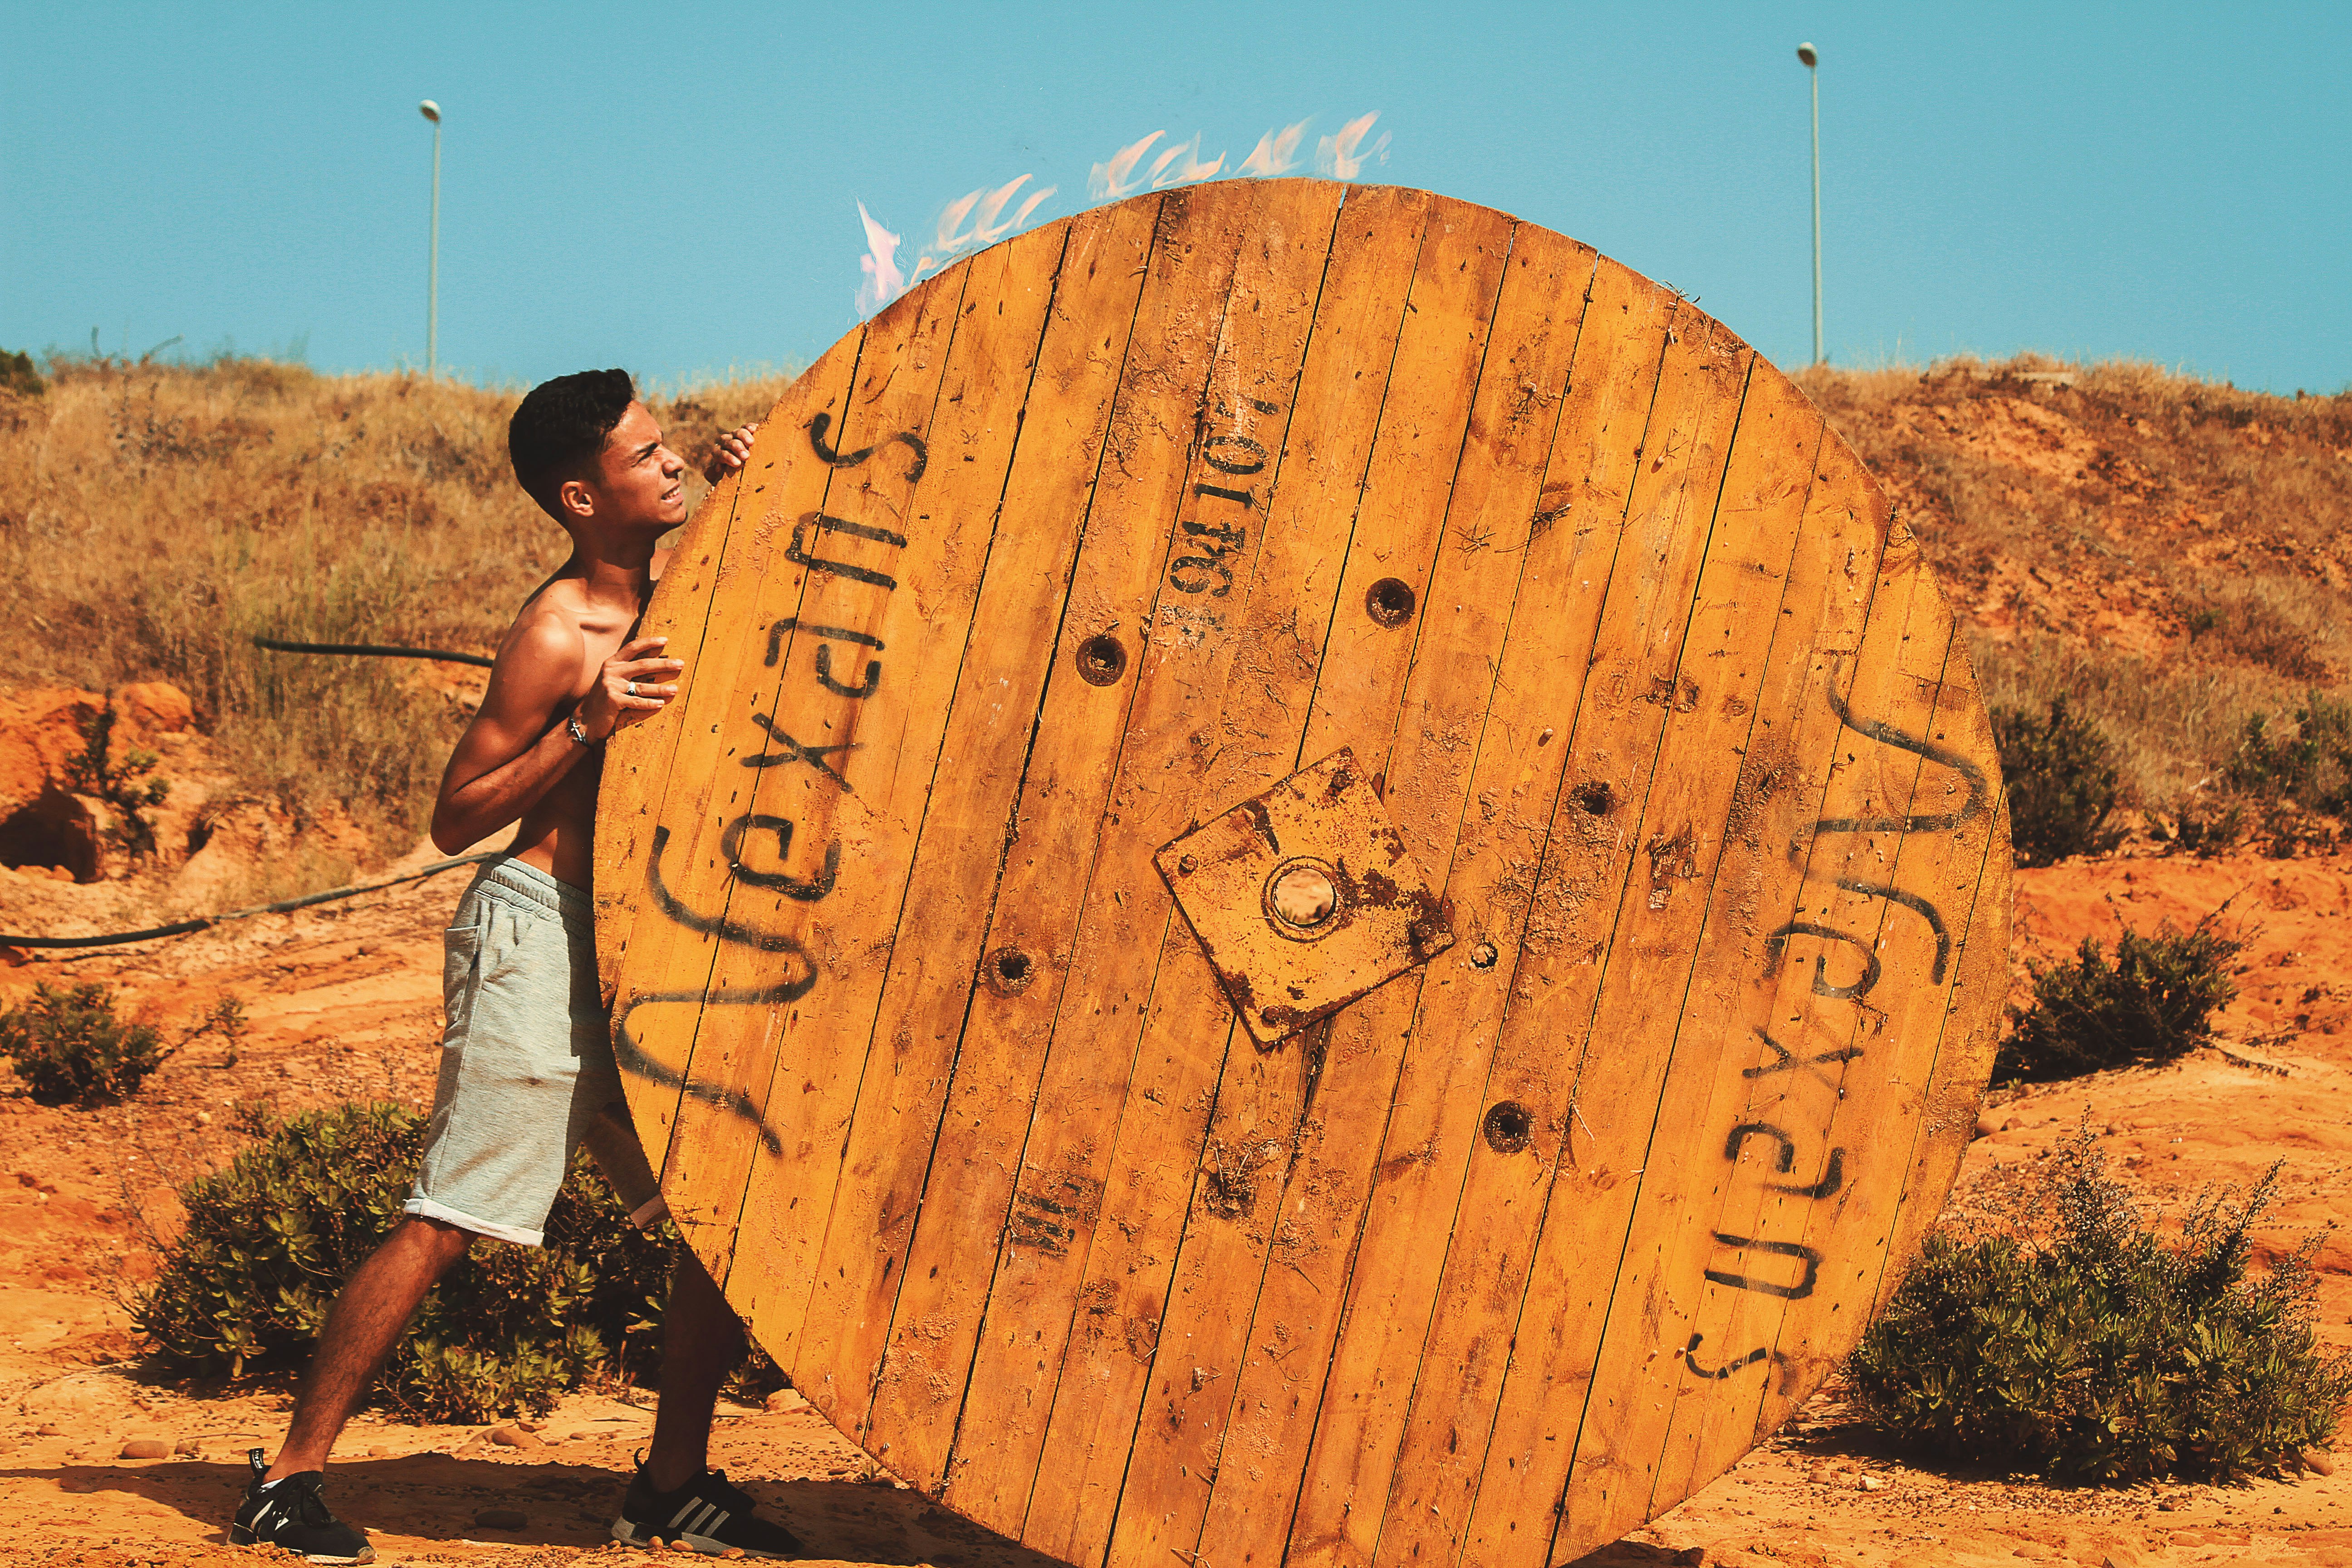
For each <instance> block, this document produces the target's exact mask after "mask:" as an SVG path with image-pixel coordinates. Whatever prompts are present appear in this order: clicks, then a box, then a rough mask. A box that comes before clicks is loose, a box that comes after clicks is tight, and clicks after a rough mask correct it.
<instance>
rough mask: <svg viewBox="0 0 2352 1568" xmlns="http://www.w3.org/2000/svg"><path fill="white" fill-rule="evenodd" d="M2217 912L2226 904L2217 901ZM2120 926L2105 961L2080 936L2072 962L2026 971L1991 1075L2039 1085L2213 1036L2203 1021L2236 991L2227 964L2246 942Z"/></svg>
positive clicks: (2152, 1058) (2157, 1056)
mask: <svg viewBox="0 0 2352 1568" xmlns="http://www.w3.org/2000/svg"><path fill="white" fill-rule="evenodd" d="M2224 907H2225V908H2226V907H2227V906H2224ZM2220 913H2221V910H2214V911H2213V914H2211V915H2208V916H2206V917H2205V918H2204V919H2203V920H2201V921H2198V922H2197V926H2196V929H2194V930H2193V931H2187V932H2177V931H2168V930H2167V931H2158V932H2157V933H2156V934H2155V935H2154V936H2142V935H2141V934H2140V933H2139V932H2137V931H2125V932H2124V933H2123V935H2122V936H2120V937H2119V938H2117V939H2116V956H2115V959H2114V961H2113V962H2109V960H2108V958H2107V952H2106V949H2105V946H2104V945H2103V944H2102V943H2101V942H2099V941H2098V939H2097V938H2095V937H2088V936H2086V937H2084V939H2083V944H2082V946H2081V947H2079V948H2077V949H2076V950H2075V953H2074V963H2071V964H2060V965H2058V966H2057V967H2055V968H2052V969H2037V970H2035V971H2034V972H2033V1004H2032V1006H2030V1007H2028V1008H2026V1010H2025V1011H2024V1012H2023V1013H2021V1014H2020V1015H2019V1016H2017V1019H2016V1026H2015V1027H2014V1028H2013V1029H2011V1032H2010V1035H2009V1037H2008V1038H2007V1039H2005V1040H2003V1041H2002V1042H2001V1043H2000V1052H1999V1053H1998V1054H1997V1055H1996V1056H1995V1057H1994V1058H1993V1068H1992V1075H1993V1081H1994V1082H1996V1083H2014V1082H2017V1081H2020V1080H2023V1081H2025V1082H2029V1083H2045V1082H2049V1081H2051V1080H2053V1079H2066V1078H2080V1077H2082V1076H2083V1075H2084V1073H2091V1072H2097V1071H2099V1070H2101V1069H2102V1068H2114V1067H2123V1066H2126V1065H2127V1064H2129V1063H2132V1062H2164V1061H2170V1060H2171V1059H2172V1058H2175V1057H2178V1056H2181V1055H2184V1054H2185V1053H2187V1052H2189V1051H2192V1050H2194V1049H2196V1048H2197V1047H2199V1046H2201V1045H2203V1044H2204V1043H2205V1042H2206V1041H2207V1040H2209V1039H2210V1038H2212V1037H2213V1029H2212V1017H2213V1015H2214V1013H2215V1012H2216V1011H2218V1010H2219V1009H2221V1008H2222V1007H2225V1006H2227V1005H2229V1004H2230V1001H2231V998H2232V997H2234V996H2236V995H2237V994H2238V987H2237V984H2236V983H2235V982H2234V981H2232V980H2231V978H2230V975H2229V963H2230V960H2231V959H2232V958H2234V957H2236V956H2237V953H2238V950H2239V949H2240V948H2242V947H2243V946H2244V945H2245V944H2244V943H2243V942H2240V941H2239V940H2238V939H2237V938H2235V937H2230V936H2224V935H2222V934H2221V932H2220V931H2216V930H2215V929H2214V928H2213V920H2214V916H2215V915H2219V914H2220Z"/></svg>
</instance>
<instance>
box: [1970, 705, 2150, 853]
mask: <svg viewBox="0 0 2352 1568" xmlns="http://www.w3.org/2000/svg"><path fill="white" fill-rule="evenodd" d="M1992 733H1993V741H1994V743H1995V744H1996V745H1997V746H1998V747H1999V748H2000V782H2001V784H2002V785H2003V787H2004V788H2005V789H2006V790H2007V792H2008V795H2009V838H2010V844H2011V847H2013V848H2014V849H2015V850H2016V852H2017V863H2018V864H2019V865H2021V866H2048V865H2053V864H2054V863H2055V862H2057V861H2060V860H2063V859H2064V858H2066V857H2068V856H2069V855H2100V854H2105V852H2106V851H2107V850H2109V849H2112V848H2114V847H2116V844H2117V843H2118V842H2120V841H2121V840H2122V838H2123V834H2122V833H2121V832H2119V831H2116V830H2113V829H2110V828H2109V827H2108V826H2106V822H2107V818H2108V817H2109V816H2111V815H2113V813H2114V811H2115V809H2116V800H2117V798H2118V796H2119V795H2120V786H2119V785H2118V784H2117V782H2116V777H2117V775H2116V763H2115V754H2114V749H2113V748H2112V747H2111V746H2109V745H2108V743H2107V738H2106V736H2105V735H2104V734H2102V733H2101V732H2100V731H2099V728H2098V726H2097V725H2095V724H2094V723H2092V722H2091V721H2089V720H2088V719H2085V718H2083V717H2081V716H2080V715H2077V714H2074V713H2070V712H2069V711H2067V709H2066V699H2065V698H2064V697H2063V696H2060V697H2053V698H2052V699H2051V700H2050V710H2049V711H2048V712H2047V713H2046V714H2043V715H2042V716H2041V717H2040V718H2036V717H2035V716H2034V715H2032V714H2031V713H2027V712H2021V711H2020V710H2015V709H2010V708H1996V709H1994V710H1992Z"/></svg>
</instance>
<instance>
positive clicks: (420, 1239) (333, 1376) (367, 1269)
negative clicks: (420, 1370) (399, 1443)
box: [268, 1215, 474, 1481]
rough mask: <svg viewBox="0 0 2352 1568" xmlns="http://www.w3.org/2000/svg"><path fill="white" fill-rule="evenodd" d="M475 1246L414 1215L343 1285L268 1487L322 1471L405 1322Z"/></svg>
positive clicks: (449, 1228) (452, 1229)
mask: <svg viewBox="0 0 2352 1568" xmlns="http://www.w3.org/2000/svg"><path fill="white" fill-rule="evenodd" d="M473 1239H474V1238H473V1236H472V1235H471V1234H470V1233H469V1232H467V1231H463V1230H460V1229H458V1228H457V1226H454V1225H444V1224H443V1223H442V1222H441V1221H439V1220H437V1219H423V1218H420V1217H418V1216H416V1215H410V1216H408V1217H407V1218H406V1219H404V1220H402V1221H401V1222H400V1225H399V1226H397V1227H396V1228H395V1229H394V1231H393V1233H392V1234H391V1235H390V1236H388V1237H384V1239H383V1246H381V1247H377V1248H376V1249H375V1250H374V1251H373V1252H372V1253H370V1254H369V1255H368V1260H367V1261H366V1262H365V1263H362V1264H361V1265H360V1266H359V1268H357V1269H355V1270H354V1271H353V1272H352V1277H351V1278H350V1279H346V1280H344V1281H343V1288H342V1289H341V1290H339V1291H337V1292H336V1293H335V1304H334V1307H333V1309H332V1310H330V1311H329V1312H328V1314H327V1329H326V1331H325V1332H324V1333H322V1334H320V1336H319V1348H318V1349H317V1350H316V1351H314V1352H311V1355H310V1370H309V1371H308V1372H306V1373H303V1375H302V1391H301V1392H300V1393H299V1394H296V1395H295V1398H294V1419H293V1421H292V1422H291V1423H290V1424H289V1426H287V1429H286V1443H285V1446H284V1447H280V1448H279V1449H278V1462H277V1463H276V1464H274V1465H272V1466H270V1467H269V1474H268V1479H270V1480H273V1481H274V1480H276V1479H278V1478H279V1477H280V1476H293V1475H299V1474H301V1473H302V1472H303V1471H305V1470H322V1469H325V1468H327V1451H328V1450H329V1449H331V1448H332V1447H334V1446H335V1437H336V1435H337V1434H338V1433H340V1432H341V1431H342V1429H343V1423H344V1422H346V1421H349V1420H350V1419H351V1418H352V1411H353V1410H356V1409H357V1408H359V1403H360V1400H361V1398H362V1396H363V1395H364V1394H366V1393H367V1387H368V1384H371V1383H373V1382H374V1381H375V1374H376V1372H377V1370H378V1369H379V1368H381V1367H382V1366H383V1362H384V1358H385V1357H386V1356H388V1355H390V1354H391V1353H392V1348H393V1346H394V1345H395V1344H397V1343H398V1342H399V1341H400V1336H401V1333H402V1332H403V1331H404V1330H405V1329H406V1328H407V1327H408V1320H409V1319H410V1318H412V1317H415V1315H416V1309H417V1307H418V1306H419V1305H420V1304H421V1303H422V1302H423V1301H424V1300H425V1295H426V1293H427V1292H429V1291H430V1290H431V1289H433V1286H434V1283H435V1282H436V1280H438V1279H440V1278H441V1276H442V1275H443V1274H445V1273H446V1272H448V1269H449V1266H450V1265H451V1264H453V1263H455V1262H457V1259H459V1258H463V1257H464V1256H466V1248H467V1247H469V1246H470V1245H472V1243H473Z"/></svg>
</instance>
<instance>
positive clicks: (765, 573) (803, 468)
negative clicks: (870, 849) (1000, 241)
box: [596, 305, 912, 1228]
mask: <svg viewBox="0 0 2352 1568" xmlns="http://www.w3.org/2000/svg"><path fill="white" fill-rule="evenodd" d="M908 310H909V311H911V310H912V306H911V305H909V306H908ZM865 342H866V332H865V331H858V332H854V333H852V334H850V335H849V336H848V337H845V338H844V339H843V340H842V341H841V342H839V343H837V344H835V346H834V347H833V348H832V349H831V350H829V351H828V352H827V353H825V354H824V357H822V358H821V359H819V360H818V362H817V363H815V364H814V365H813V366H811V367H810V369H809V371H808V373H807V374H805V375H803V376H802V377H801V378H800V379H799V380H798V381H796V382H794V383H793V384H792V385H791V386H790V387H788V388H786V389H785V392H784V395H783V396H782V397H781V398H779V399H778V400H777V403H776V406H775V408H774V409H773V410H772V412H771V413H770V415H769V416H768V418H767V419H766V420H765V421H764V422H763V423H762V424H761V428H760V432H759V435H758V437H756V438H755V439H754V440H753V442H752V446H751V456H750V457H749V458H747V459H746V460H745V463H744V467H743V470H742V471H743V476H744V477H743V478H742V479H740V480H739V481H738V483H739V486H740V485H749V487H750V493H749V494H748V495H740V491H739V495H740V499H739V502H738V504H737V505H736V507H735V509H734V510H733V512H732V514H731V516H730V521H729V522H728V525H727V529H726V531H725V533H724V534H723V536H721V537H719V538H712V537H710V532H709V531H707V530H706V531H700V532H698V533H690V534H689V536H688V538H687V539H686V540H685V541H684V542H682V545H681V548H680V550H679V552H678V555H677V558H676V560H674V561H673V563H671V567H670V569H669V571H668V572H667V574H665V580H664V582H663V584H662V586H661V588H660V589H658V590H657V591H656V594H655V595H654V600H653V603H652V605H650V606H649V608H648V611H647V619H646V625H647V629H648V630H649V631H659V630H661V629H663V628H664V627H666V626H673V625H681V626H682V625H690V624H691V622H688V621H685V620H683V619H673V617H681V616H687V615H700V614H702V612H700V611H699V610H698V606H700V605H704V604H706V603H707V605H708V610H707V615H705V616H703V622H704V626H703V630H702V632H701V635H700V638H699V641H698V645H697V650H696V655H695V657H694V658H692V659H691V660H689V661H688V664H687V668H686V669H685V670H684V672H683V673H682V675H681V676H680V678H679V682H678V684H679V692H678V695H677V698H676V700H673V701H672V702H671V704H670V706H669V708H668V709H667V710H666V711H664V712H663V713H662V715H661V716H660V717H659V718H658V719H656V720H654V721H649V722H646V723H644V724H640V725H636V726H634V727H632V728H631V729H630V730H629V731H625V732H624V733H623V734H621V735H619V736H617V737H615V738H614V741H613V742H611V744H612V745H613V747H614V751H615V757H614V760H615V761H618V762H619V763H621V768H620V771H619V772H618V773H615V772H614V763H613V762H612V761H608V763H607V764H606V772H605V774H604V779H603V781H602V783H601V784H600V785H599V790H598V798H597V808H596V810H597V829H596V838H597V845H598V850H599V854H600V856H605V857H608V858H609V859H608V860H607V861H605V862H602V863H600V864H599V865H598V867H597V872H596V875H597V878H598V882H597V887H596V896H597V898H598V900H600V902H602V903H603V907H604V910H605V912H604V914H603V915H601V916H600V921H599V924H600V943H602V942H612V943H614V945H615V946H616V948H617V951H614V952H612V953H611V956H610V957H609V958H607V959H606V960H605V962H606V963H610V964H611V965H612V966H613V973H612V974H611V975H610V977H609V978H610V979H611V981H612V982H613V984H614V998H613V1001H614V1014H613V1035H614V1052H615V1054H616V1056H617V1057H618V1058H619V1060H620V1064H621V1068H622V1080H623V1083H624V1084H625V1087H626V1089H627V1092H628V1097H629V1111H630V1115H631V1116H632V1118H633V1119H634V1120H635V1123H636V1129H637V1136H638V1138H639V1140H640V1141H641V1142H644V1144H645V1146H646V1154H647V1156H648V1158H649V1159H650V1160H651V1162H652V1163H654V1165H655V1168H656V1170H658V1169H660V1168H661V1166H662V1165H663V1163H664V1162H665V1158H666V1156H667V1152H668V1150H669V1143H670V1135H671V1131H672V1130H673V1128H674V1126H675V1124H676V1122H677V1111H678V1106H679V1102H680V1100H681V1098H682V1095H681V1085H682V1084H683V1083H684V1082H685V1081H686V1074H687V1067H688V1058H689V1057H690V1056H691V1055H692V1051H693V1041H694V1035H695V1030H696V1028H697V1026H698V1025H699V1023H700V1020H701V1012H702V1005H703V998H704V995H705V994H706V993H707V991H708V988H709V985H708V981H709V973H710V971H711V966H712V964H713V963H714V961H715V958H716V953H717V951H718V949H719V947H720V946H721V945H722V938H723V939H724V940H725V941H729V942H749V943H751V944H752V945H751V951H753V952H758V953H760V954H761V958H762V960H763V962H764V966H765V984H767V985H768V986H779V985H781V986H784V987H790V986H792V985H794V984H799V983H801V982H803V981H804V980H805V979H807V978H808V977H809V970H808V968H807V966H806V964H805V963H804V962H803V959H802V955H801V954H799V953H798V952H796V951H794V950H793V948H792V947H791V946H790V945H789V943H788V941H787V940H786V939H783V938H782V937H781V936H779V935H777V934H775V933H768V932H761V931H752V930H751V929H750V928H749V927H747V926H737V927H734V928H730V927H728V926H727V925H726V924H725V922H724V920H723V915H724V909H723V893H722V892H721V891H720V889H722V888H723V887H724V884H725V880H726V878H727V875H728V872H727V868H726V864H725V861H724V859H723V858H721V856H720V854H719V844H720V840H721V839H722V838H723V837H724V836H725V833H726V827H727V824H728V823H729V822H730V820H731V819H732V818H733V817H734V816H736V815H737V813H738V812H740V810H742V809H743V802H744V800H745V799H746V798H748V796H749V795H750V790H751V780H750V779H749V778H748V777H747V776H746V774H745V771H744V770H743V769H742V768H740V766H737V765H736V763H737V761H738V759H739V757H740V755H741V754H743V750H744V749H743V746H742V743H741V739H740V736H738V735H736V734H735V733H733V731H734V730H735V729H736V728H737V726H738V725H739V723H740V719H739V715H740V712H741V711H742V710H743V707H744V697H743V692H744V691H745V689H747V687H748V686H749V685H751V684H756V683H757V681H758V679H759V676H758V672H759V670H760V668H761V664H760V659H761V652H762V648H763V646H764V644H763V638H762V636H761V628H762V627H764V626H766V625H767V623H768V622H769V621H771V620H772V619H773V618H774V617H775V616H777V615H778V614H789V613H790V611H789V610H784V611H779V610H777V609H776V608H774V605H777V604H783V605H798V603H799V600H800V595H801V589H802V585H803V580H804V578H805V576H806V568H804V567H803V566H801V565H799V564H797V563H793V562H791V561H788V560H786V559H785V551H786V542H787V541H788V540H789V539H790V537H791V531H792V522H791V520H792V519H793V518H795V517H799V516H801V515H803V513H806V512H811V511H816V510H823V508H824V497H825V493H826V489H827V487H828V486H829V485H830V484H831V482H832V479H833V469H832V468H831V467H830V466H829V465H827V464H825V463H823V462H819V461H816V460H814V458H813V456H812V455H811V454H810V453H809V451H808V447H807V430H808V426H809V424H810V422H811V421H812V420H814V419H815V418H816V417H818V416H825V417H827V418H830V419H832V420H834V421H835V423H838V422H839V420H840V418H841V417H842V415H843V411H844V409H845V405H846V404H847V402H848V397H849V391H850V385H851V381H852V378H853V377H854V375H855V374H856V370H857V366H858V363H859V359H860V355H861V354H862V353H863V351H864V348H865ZM708 515H713V516H715V515H716V514H715V513H713V514H708ZM758 749H759V747H758V746H756V745H755V746H753V747H752V748H751V750H753V751H756V750H758ZM665 755H667V767H666V771H665V768H664V767H663V765H662V763H663V759H664V757H665ZM611 900H626V902H625V903H623V904H621V905H620V906H619V907H618V908H615V907H614V903H613V902H611ZM625 912H626V913H629V914H630V915H631V916H632V917H633V918H629V919H627V920H626V921H624V920H623V918H622V916H623V914H624V913H625ZM665 1191H666V1193H667V1195H668V1197H669V1201H670V1203H671V1205H672V1208H673V1210H674V1211H676V1212H680V1213H684V1214H693V1215H702V1214H706V1213H715V1212H717V1209H718V1208H725V1209H727V1210H728V1211H730V1215H731V1209H732V1203H733V1197H732V1194H701V1193H695V1192H690V1191H688V1190H687V1189H686V1188H683V1187H679V1188H677V1190H676V1191H670V1190H669V1189H668V1188H665ZM713 1205H717V1206H716V1207H713ZM706 1228H707V1227H706Z"/></svg>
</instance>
